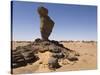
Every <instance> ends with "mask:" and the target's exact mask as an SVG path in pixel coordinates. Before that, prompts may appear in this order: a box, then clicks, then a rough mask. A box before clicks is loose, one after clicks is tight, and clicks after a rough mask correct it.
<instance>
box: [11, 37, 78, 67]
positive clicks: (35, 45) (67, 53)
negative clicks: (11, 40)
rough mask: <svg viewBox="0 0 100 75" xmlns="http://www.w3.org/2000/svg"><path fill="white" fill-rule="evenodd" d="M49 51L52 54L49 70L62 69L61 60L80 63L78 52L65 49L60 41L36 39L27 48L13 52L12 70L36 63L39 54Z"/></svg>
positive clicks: (49, 60) (20, 48)
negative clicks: (59, 61)
mask: <svg viewBox="0 0 100 75" xmlns="http://www.w3.org/2000/svg"><path fill="white" fill-rule="evenodd" d="M47 51H49V52H50V53H51V56H50V58H49V59H48V68H49V69H56V68H59V67H61V66H60V64H59V63H58V60H59V59H63V58H64V59H68V60H69V61H78V58H77V57H78V56H79V54H78V53H77V52H76V51H73V50H70V49H68V48H65V47H64V46H63V45H62V44H59V42H58V41H54V40H51V41H44V40H41V39H36V40H35V41H34V42H32V43H30V44H29V45H27V46H22V47H20V46H19V47H17V48H16V50H12V68H17V67H20V66H25V65H27V64H28V63H34V62H35V61H38V60H39V56H38V53H44V52H47Z"/></svg>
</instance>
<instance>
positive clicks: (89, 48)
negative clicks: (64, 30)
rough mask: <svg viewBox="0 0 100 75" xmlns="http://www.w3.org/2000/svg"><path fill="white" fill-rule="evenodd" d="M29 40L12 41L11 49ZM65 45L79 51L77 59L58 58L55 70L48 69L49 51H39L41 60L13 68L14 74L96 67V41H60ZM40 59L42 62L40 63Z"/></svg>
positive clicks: (25, 43) (91, 68)
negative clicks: (71, 60) (58, 66)
mask: <svg viewBox="0 0 100 75" xmlns="http://www.w3.org/2000/svg"><path fill="white" fill-rule="evenodd" d="M30 43H31V42H18V41H17V42H15V41H14V42H13V47H12V49H15V48H16V47H17V46H23V45H24V46H25V45H27V44H30ZM60 43H62V44H63V45H64V46H65V47H67V48H69V49H71V50H75V51H77V52H79V54H80V56H79V57H78V58H79V60H78V61H75V62H70V61H68V60H66V59H63V60H60V61H59V63H60V65H61V67H60V68H58V69H56V70H55V71H52V70H49V69H48V67H47V61H48V58H49V56H50V52H45V53H39V57H40V59H41V60H38V61H36V62H35V63H33V64H28V65H27V66H24V67H19V68H15V69H13V73H14V74H19V73H20V74H23V73H38V72H58V71H60V72H63V71H78V70H93V69H96V68H97V42H82V41H73V42H60ZM41 61H42V63H41Z"/></svg>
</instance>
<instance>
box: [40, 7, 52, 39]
mask: <svg viewBox="0 0 100 75" xmlns="http://www.w3.org/2000/svg"><path fill="white" fill-rule="evenodd" d="M38 13H39V15H40V21H41V22H40V32H41V37H42V40H48V38H49V36H50V34H51V32H52V29H53V27H54V22H53V20H52V19H51V18H50V17H49V16H48V9H47V8H45V7H39V8H38Z"/></svg>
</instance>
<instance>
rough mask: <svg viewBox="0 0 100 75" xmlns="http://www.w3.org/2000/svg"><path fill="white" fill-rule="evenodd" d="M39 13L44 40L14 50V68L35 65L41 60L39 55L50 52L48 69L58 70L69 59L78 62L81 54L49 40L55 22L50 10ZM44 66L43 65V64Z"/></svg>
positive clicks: (39, 11)
mask: <svg viewBox="0 0 100 75" xmlns="http://www.w3.org/2000/svg"><path fill="white" fill-rule="evenodd" d="M38 13H39V15H40V20H41V26H40V31H41V36H42V39H39V38H38V39H36V40H35V41H34V42H32V43H30V44H29V45H26V46H19V47H17V48H16V49H15V50H12V68H17V67H21V66H26V65H27V64H28V63H34V62H35V61H38V60H40V58H39V53H44V52H47V51H49V52H50V53H51V56H50V58H48V68H49V69H54V70H55V69H57V68H59V67H61V66H60V64H59V62H58V61H59V60H60V59H68V60H69V61H77V60H78V58H77V56H79V54H78V53H77V52H75V51H73V50H70V49H68V48H65V47H64V46H63V44H60V43H59V42H58V41H55V40H49V39H48V38H49V35H50V34H51V32H52V29H53V26H54V22H53V21H52V20H51V18H50V17H49V16H48V10H47V9H46V8H44V7H39V8H38ZM41 64H42V63H41Z"/></svg>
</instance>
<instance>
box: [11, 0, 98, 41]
mask: <svg viewBox="0 0 100 75" xmlns="http://www.w3.org/2000/svg"><path fill="white" fill-rule="evenodd" d="M40 5H42V6H44V7H46V8H47V9H48V10H49V16H50V17H51V18H52V20H54V22H55V26H54V29H53V32H52V33H51V35H50V37H49V38H50V39H54V40H97V7H96V6H86V5H85V6H84V5H71V4H54V3H53V4H51V3H36V2H23V1H14V2H13V24H12V25H13V28H12V30H13V40H34V39H36V38H40V37H41V35H40V18H39V15H38V13H37V8H38V7H39V6H40Z"/></svg>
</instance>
